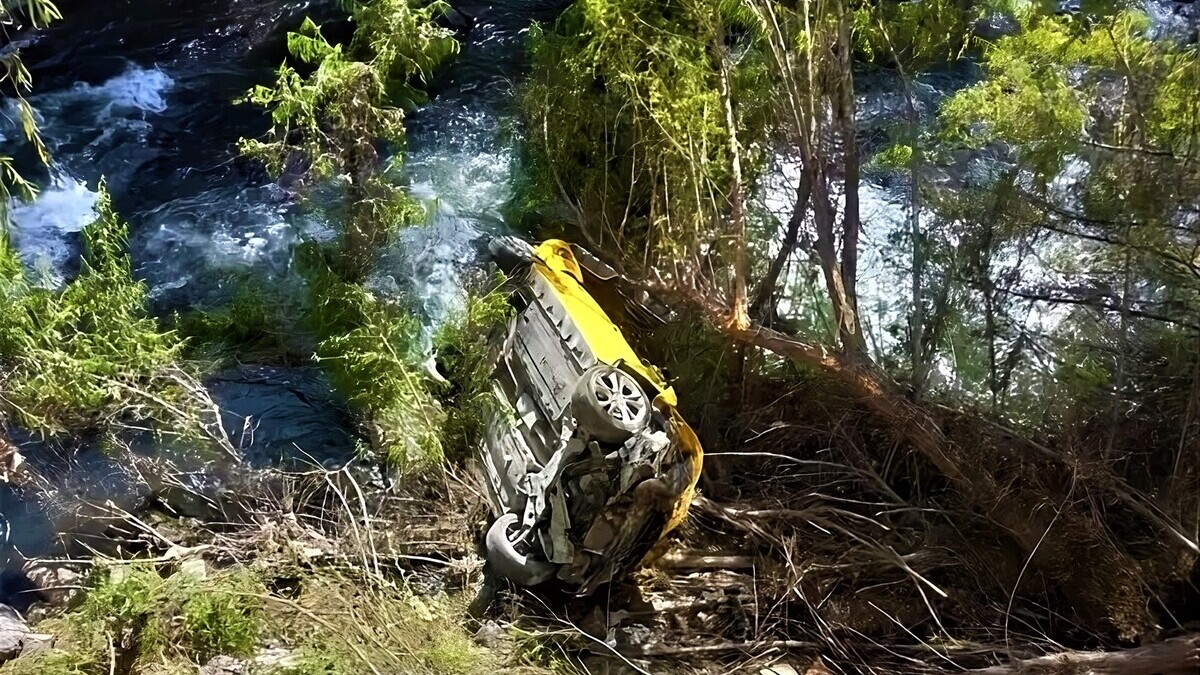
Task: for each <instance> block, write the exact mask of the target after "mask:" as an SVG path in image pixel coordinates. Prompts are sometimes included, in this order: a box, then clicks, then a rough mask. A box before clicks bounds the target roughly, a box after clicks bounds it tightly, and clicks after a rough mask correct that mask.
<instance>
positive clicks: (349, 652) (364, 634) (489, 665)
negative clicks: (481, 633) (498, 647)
mask: <svg viewBox="0 0 1200 675" xmlns="http://www.w3.org/2000/svg"><path fill="white" fill-rule="evenodd" d="M465 609H466V600H465V599H464V598H463V597H462V596H460V595H457V594H455V595H445V594H438V595H434V596H423V595H418V594H416V593H414V592H413V591H412V589H410V588H409V587H408V586H407V585H404V584H392V583H387V582H384V581H383V580H381V579H379V578H376V577H372V576H367V577H365V578H363V577H358V576H347V575H343V574H335V573H331V572H329V571H319V572H317V573H316V574H315V575H313V576H312V577H310V578H306V579H305V580H304V583H303V585H302V589H301V593H300V595H299V597H297V598H296V599H295V601H294V602H289V603H287V604H282V603H281V604H280V606H279V610H278V611H276V612H274V613H273V615H272V617H271V622H270V623H271V626H270V630H271V632H273V633H275V634H278V635H279V636H280V637H281V638H282V639H283V640H284V641H285V642H286V643H287V644H288V645H289V646H290V647H292V648H293V649H296V653H297V654H298V656H299V659H298V661H297V662H296V663H294V664H291V665H289V666H288V667H286V668H285V669H283V672H282V673H280V675H318V674H320V675H358V674H359V673H363V672H371V671H372V670H375V671H378V672H383V673H411V674H412V675H474V674H478V675H484V674H487V673H497V672H506V671H505V670H504V669H503V667H502V666H503V665H504V663H503V661H502V660H500V659H498V658H496V656H495V655H494V654H492V653H490V652H488V651H487V650H485V649H483V648H481V647H479V646H477V645H476V644H474V642H473V641H472V640H471V637H470V635H469V634H468V633H467V632H466V631H465V630H464V629H463V627H462V624H461V617H462V616H463V613H464V612H465ZM314 617H316V618H317V619H319V621H314Z"/></svg>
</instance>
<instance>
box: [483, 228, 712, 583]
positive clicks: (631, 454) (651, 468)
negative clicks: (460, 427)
mask: <svg viewBox="0 0 1200 675" xmlns="http://www.w3.org/2000/svg"><path fill="white" fill-rule="evenodd" d="M488 248H489V252H490V254H491V257H492V259H493V260H494V261H495V262H496V263H497V264H498V266H499V267H500V268H501V269H502V270H503V271H504V272H505V274H506V276H507V277H508V280H509V281H508V283H509V285H510V289H509V290H510V295H509V298H510V302H511V304H512V305H513V308H514V310H515V311H514V316H513V319H512V320H511V321H510V322H509V324H508V326H507V327H506V328H507V330H505V331H503V333H502V334H500V333H498V334H497V336H496V339H495V340H494V341H493V344H494V352H493V354H494V370H493V381H494V393H495V395H496V399H497V400H498V401H499V405H497V406H495V408H496V411H495V412H494V413H493V414H492V415H491V417H490V419H488V420H487V422H488V423H487V432H486V434H485V439H484V441H483V443H482V447H481V449H480V453H479V459H480V473H481V474H482V482H483V483H484V485H485V486H486V492H487V497H488V501H489V503H490V508H491V512H492V515H493V516H494V520H493V521H492V523H491V526H490V527H489V528H488V530H487V535H486V537H485V545H486V553H487V560H488V563H489V565H490V567H491V568H492V570H493V571H494V572H496V573H498V574H499V575H501V576H504V577H507V578H508V579H509V580H511V581H513V582H515V583H517V584H520V585H525V586H533V585H537V584H541V583H544V582H547V581H550V580H552V579H557V580H558V582H560V583H561V584H563V585H564V586H566V587H568V588H571V589H573V590H574V592H575V593H576V594H577V595H588V594H591V593H592V592H593V591H594V590H595V589H596V588H597V587H599V586H600V585H602V584H604V583H607V582H609V581H614V580H618V579H620V578H621V577H623V576H626V575H628V574H629V573H630V572H632V571H633V570H634V569H636V568H637V566H638V565H639V564H640V563H641V562H642V561H643V559H645V558H646V557H647V555H648V554H649V553H650V552H651V550H652V549H653V548H654V547H655V545H656V544H658V543H659V542H661V541H662V540H663V538H664V537H665V536H666V535H667V533H669V532H670V531H671V530H672V529H674V528H675V527H676V526H678V525H679V524H680V523H681V522H682V521H683V519H684V517H685V516H686V514H687V510H688V506H689V504H690V503H691V500H692V497H693V496H694V494H695V490H696V482H697V480H698V478H699V475H700V469H701V463H702V458H703V451H702V449H701V447H700V442H699V440H698V439H697V437H696V434H695V433H694V432H693V431H692V429H691V428H690V427H689V426H688V425H687V423H686V422H685V421H684V420H683V418H682V417H681V416H680V414H679V412H678V411H677V410H676V406H677V401H676V397H675V392H674V390H673V389H672V388H671V387H670V385H668V384H667V382H666V379H665V378H664V376H663V374H662V372H661V371H660V370H659V369H658V368H656V367H654V366H653V365H651V364H650V363H648V362H647V361H644V360H642V359H641V358H639V357H638V355H637V354H636V353H635V351H634V349H633V347H631V346H630V344H629V342H628V341H627V340H626V337H625V335H624V334H623V333H622V331H621V329H620V328H618V327H617V325H616V324H615V323H613V321H612V319H611V318H610V315H612V314H616V313H618V312H606V311H605V308H604V307H602V306H601V303H600V302H598V301H597V297H602V294H597V295H593V293H590V292H589V288H592V290H600V289H602V288H603V287H604V284H606V283H607V282H610V281H611V280H612V279H613V277H615V276H616V274H615V272H613V270H612V269H611V268H609V267H608V266H607V265H605V264H604V263H602V262H601V261H600V260H598V259H597V258H595V257H594V256H592V255H591V254H590V253H588V252H587V251H586V250H584V249H582V248H580V247H578V246H573V245H571V244H568V243H566V242H563V241H560V240H548V241H545V242H542V243H541V244H539V245H537V246H532V245H530V244H528V243H526V242H524V241H521V240H519V239H516V238H512V237H501V238H495V239H493V240H491V241H490V243H489V246H488ZM610 309H614V308H611V307H610ZM616 309H618V310H620V309H621V308H616Z"/></svg>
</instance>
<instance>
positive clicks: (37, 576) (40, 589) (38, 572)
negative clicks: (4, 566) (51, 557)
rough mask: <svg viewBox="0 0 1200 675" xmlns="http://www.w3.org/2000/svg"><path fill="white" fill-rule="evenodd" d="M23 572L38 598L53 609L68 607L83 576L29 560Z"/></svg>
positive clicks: (56, 566) (55, 566)
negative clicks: (53, 607)
mask: <svg viewBox="0 0 1200 675" xmlns="http://www.w3.org/2000/svg"><path fill="white" fill-rule="evenodd" d="M23 571H24V572H25V578H27V579H29V581H30V582H31V583H32V584H33V586H34V588H36V589H37V594H38V596H39V598H40V599H41V600H43V601H45V602H47V603H49V604H50V605H52V606H55V607H65V606H68V605H70V604H71V601H72V600H74V599H75V598H76V597H77V596H78V595H79V592H80V591H81V590H82V587H83V575H82V574H80V573H79V572H77V571H75V570H73V569H71V568H69V567H62V566H59V565H51V564H47V563H45V562H41V561H37V560H31V561H29V562H27V563H25V567H24V569H23Z"/></svg>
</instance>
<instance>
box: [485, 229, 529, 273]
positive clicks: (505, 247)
mask: <svg viewBox="0 0 1200 675" xmlns="http://www.w3.org/2000/svg"><path fill="white" fill-rule="evenodd" d="M488 255H489V256H491V259H492V261H493V262H495V263H496V266H497V267H499V268H500V271H502V272H504V273H505V274H507V275H509V276H514V275H515V274H517V273H518V271H519V270H521V269H524V268H527V267H528V266H529V265H532V264H533V261H534V259H535V258H536V256H535V255H534V252H533V247H532V246H530V245H529V243H528V242H526V241H524V240H521V239H518V238H517V237H513V236H511V235H504V236H499V237H493V238H492V239H490V240H489V241H488Z"/></svg>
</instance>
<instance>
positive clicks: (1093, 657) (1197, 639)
mask: <svg viewBox="0 0 1200 675" xmlns="http://www.w3.org/2000/svg"><path fill="white" fill-rule="evenodd" d="M967 673H968V674H969V675H1068V674H1069V675H1196V673H1200V633H1195V634H1192V635H1185V636H1182V637H1177V638H1171V639H1170V640H1164V641H1162V642H1156V643H1154V644H1150V645H1145V646H1143V647H1135V648H1133V649H1126V650H1123V651H1116V652H1062V653H1060V654H1049V655H1047V656H1039V657H1037V658H1033V659H1023V660H1020V661H1014V662H1012V663H1009V664H1005V665H1002V666H992V667H991V668H984V669H982V670H970V671H967Z"/></svg>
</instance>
